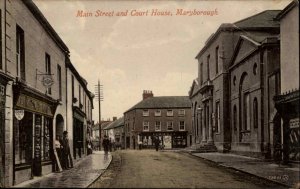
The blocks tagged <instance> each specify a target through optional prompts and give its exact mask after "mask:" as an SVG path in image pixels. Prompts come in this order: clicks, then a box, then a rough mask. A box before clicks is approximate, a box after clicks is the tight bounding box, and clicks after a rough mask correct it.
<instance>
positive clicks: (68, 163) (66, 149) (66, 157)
mask: <svg viewBox="0 0 300 189" xmlns="http://www.w3.org/2000/svg"><path fill="white" fill-rule="evenodd" d="M61 144H62V146H63V149H62V151H63V153H62V154H63V168H64V169H69V168H72V167H73V161H72V156H71V152H70V146H69V139H68V132H67V131H64V132H63V139H62V141H61Z"/></svg>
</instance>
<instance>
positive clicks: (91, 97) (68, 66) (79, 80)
mask: <svg viewBox="0 0 300 189" xmlns="http://www.w3.org/2000/svg"><path fill="white" fill-rule="evenodd" d="M66 67H67V68H70V70H71V72H72V73H73V74H74V75H75V77H76V79H77V80H78V82H79V83H80V84H81V85H82V87H83V89H84V90H85V92H86V94H87V96H88V97H89V98H90V100H91V103H92V107H94V106H93V98H94V96H93V95H92V92H90V91H89V90H88V88H87V84H86V82H85V80H83V78H82V77H81V76H80V74H79V73H78V71H77V70H76V68H75V67H74V65H73V64H72V62H71V60H70V58H69V57H66Z"/></svg>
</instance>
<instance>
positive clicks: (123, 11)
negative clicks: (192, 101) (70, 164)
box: [33, 0, 290, 122]
mask: <svg viewBox="0 0 300 189" xmlns="http://www.w3.org/2000/svg"><path fill="white" fill-rule="evenodd" d="M33 1H34V3H35V4H36V5H37V7H38V8H39V9H40V10H41V12H42V13H43V14H44V16H45V17H46V19H47V20H48V22H49V23H50V24H51V25H52V27H53V28H54V30H55V31H56V32H57V33H58V35H59V36H60V37H61V39H62V40H63V41H64V43H65V44H66V45H67V46H68V48H69V50H70V58H71V62H72V63H73V65H74V66H75V68H76V69H77V71H78V72H79V74H80V75H81V76H82V77H83V78H85V79H86V80H87V82H88V89H89V90H90V91H91V92H93V93H95V85H96V84H97V83H98V80H100V83H101V85H103V101H101V118H102V120H108V119H110V120H111V119H112V117H118V118H119V117H121V116H123V113H124V112H125V111H126V110H128V109H129V108H131V107H132V106H134V105H135V104H137V103H138V102H140V101H141V100H142V93H143V90H150V91H152V92H153V94H154V96H188V92H189V90H190V87H191V85H192V83H193V80H194V79H196V78H197V74H198V72H197V69H198V65H197V60H196V59H195V57H196V55H197V53H198V52H199V51H200V50H201V49H202V48H203V46H204V45H205V41H206V40H207V39H208V38H209V36H210V35H211V34H213V33H214V32H215V31H216V30H217V29H218V27H219V26H220V25H221V24H222V23H233V22H236V21H239V20H241V19H244V18H246V17H249V16H252V15H254V14H257V13H259V12H262V11H264V10H281V9H283V8H284V7H285V6H287V5H288V4H289V3H290V0H254V1H253V0H251V1H248V0H243V1H242V0H241V1H233V0H218V1H213V0H211V1H200V0H199V1H197V0H186V1H179V0H176V1H175V0H174V1H173V0H163V1H158V0H143V1H137V0H110V1H108V0H77V1H76V0H72V1H71V0H65V1H64V0H33ZM181 9H182V12H181V14H179V13H178V11H179V12H180V10H181ZM186 11H190V12H186ZM193 11H196V12H197V13H199V15H195V14H192V13H193ZM201 11H202V12H201ZM184 12H186V13H187V14H185V15H184V14H183V13H184ZM152 13H153V14H152ZM155 13H156V15H155ZM177 13H178V14H177ZM208 13H209V14H208ZM166 14H167V15H166ZM98 119H99V109H98V101H96V100H95V99H94V109H93V120H95V122H97V121H98Z"/></svg>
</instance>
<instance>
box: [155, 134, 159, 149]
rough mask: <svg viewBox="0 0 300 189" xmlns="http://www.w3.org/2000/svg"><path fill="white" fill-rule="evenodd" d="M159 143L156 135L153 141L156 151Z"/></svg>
mask: <svg viewBox="0 0 300 189" xmlns="http://www.w3.org/2000/svg"><path fill="white" fill-rule="evenodd" d="M159 143H160V141H159V138H158V137H156V138H155V141H154V144H155V149H156V151H158V147H159Z"/></svg>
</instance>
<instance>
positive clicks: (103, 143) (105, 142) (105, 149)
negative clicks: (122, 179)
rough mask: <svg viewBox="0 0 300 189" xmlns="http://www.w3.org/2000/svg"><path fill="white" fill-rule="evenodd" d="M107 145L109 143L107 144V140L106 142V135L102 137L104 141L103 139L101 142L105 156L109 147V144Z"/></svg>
mask: <svg viewBox="0 0 300 189" xmlns="http://www.w3.org/2000/svg"><path fill="white" fill-rule="evenodd" d="M109 143H110V142H109V140H108V138H107V136H106V135H104V139H103V141H102V146H103V149H104V152H105V155H107V154H108V149H109V146H110V144H109Z"/></svg>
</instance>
